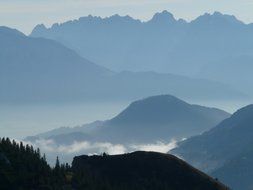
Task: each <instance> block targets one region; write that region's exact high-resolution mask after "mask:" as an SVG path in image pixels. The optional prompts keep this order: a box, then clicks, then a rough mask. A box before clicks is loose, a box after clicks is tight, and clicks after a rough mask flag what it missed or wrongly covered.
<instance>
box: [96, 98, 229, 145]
mask: <svg viewBox="0 0 253 190" xmlns="http://www.w3.org/2000/svg"><path fill="white" fill-rule="evenodd" d="M227 117H229V114H228V113H226V112H224V111H222V110H218V109H214V108H207V107H202V106H198V105H191V104H188V103H186V102H184V101H182V100H180V99H178V98H176V97H174V96H170V95H160V96H153V97H149V98H145V99H142V100H138V101H135V102H133V103H132V104H130V105H129V106H128V107H127V108H126V109H125V110H123V111H122V112H121V113H120V114H119V115H117V116H116V117H114V118H112V119H111V120H109V121H107V122H106V123H105V124H104V127H101V129H100V130H101V132H99V133H100V134H101V135H102V136H103V137H102V138H106V139H107V140H110V139H111V140H112V139H118V140H117V141H122V142H124V141H125V142H131V141H134V142H138V141H139V142H146V143H148V142H154V141H158V140H170V139H172V138H174V139H181V138H185V137H189V136H192V135H196V134H200V133H202V132H204V131H206V130H208V129H210V128H211V127H213V126H215V125H216V124H217V123H219V122H220V121H222V120H223V119H225V118H227Z"/></svg>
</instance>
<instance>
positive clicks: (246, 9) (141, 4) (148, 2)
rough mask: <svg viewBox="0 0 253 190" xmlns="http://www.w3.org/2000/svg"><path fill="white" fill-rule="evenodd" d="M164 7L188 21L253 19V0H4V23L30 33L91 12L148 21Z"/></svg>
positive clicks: (0, 15)
mask: <svg viewBox="0 0 253 190" xmlns="http://www.w3.org/2000/svg"><path fill="white" fill-rule="evenodd" d="M162 10H168V11H169V12H171V13H173V14H174V15H175V17H176V18H184V19H186V20H192V19H194V18H195V17H197V16H199V15H201V14H203V13H205V12H209V13H211V12H214V11H220V12H223V13H227V14H233V15H235V16H237V17H238V18H239V19H240V20H243V21H244V22H246V23H249V22H253V0H0V25H6V26H10V27H14V28H17V29H19V30H21V31H22V32H25V33H30V32H31V30H32V28H33V27H34V26H35V25H36V24H40V23H44V24H46V25H47V26H50V25H51V24H52V23H55V22H63V21H66V20H69V19H75V18H79V17H81V16H86V15H89V14H92V15H97V16H102V17H105V16H110V15H113V14H116V13H118V14H120V15H127V14H128V15H130V16H132V17H134V18H139V19H141V20H148V19H150V18H151V17H152V15H153V14H154V13H155V12H158V11H162Z"/></svg>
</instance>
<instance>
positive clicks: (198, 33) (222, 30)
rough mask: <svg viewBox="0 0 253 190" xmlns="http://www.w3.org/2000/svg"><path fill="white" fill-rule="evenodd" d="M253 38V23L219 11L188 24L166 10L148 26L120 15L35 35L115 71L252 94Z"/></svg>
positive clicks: (39, 28)
mask: <svg viewBox="0 0 253 190" xmlns="http://www.w3.org/2000/svg"><path fill="white" fill-rule="evenodd" d="M252 33H253V27H252V24H251V25H250V24H249V25H247V24H244V23H243V22H241V21H239V20H238V19H237V18H236V17H234V16H231V15H226V14H221V13H219V12H215V13H213V14H204V15H201V16H199V17H198V18H196V19H195V20H193V21H191V22H186V21H184V20H182V19H179V20H177V19H175V18H174V17H173V15H172V14H171V13H169V12H167V11H163V12H162V13H157V14H155V15H154V17H153V18H152V19H151V20H149V21H147V22H141V21H139V20H135V19H133V18H131V17H129V16H126V17H121V16H119V15H114V16H111V17H107V18H100V17H92V16H88V17H82V18H80V19H78V20H73V21H68V22H65V23H61V24H54V25H53V26H52V27H50V28H45V27H43V26H42V25H40V26H37V27H35V28H34V30H33V32H32V33H31V36H34V37H45V38H49V39H54V40H57V41H59V42H61V43H63V44H65V45H66V46H68V47H71V48H73V49H74V50H76V51H77V52H78V53H79V54H80V55H82V56H83V57H87V58H88V59H90V60H93V61H94V62H96V63H98V64H100V65H103V66H106V67H108V68H110V69H112V70H117V71H122V70H130V71H150V70H151V71H156V72H167V73H173V74H181V75H187V76H195V77H203V78H207V79H212V80H219V81H220V82H224V83H225V82H226V83H228V84H230V85H233V86H234V87H238V88H239V89H241V90H243V91H244V92H248V93H249V92H250V93H251V95H252V94H253V91H252V90H251V88H250V84H248V83H247V78H250V79H252V75H251V73H250V72H248V71H250V70H252V69H253V65H252V64H248V63H252V60H253V45H252V44H253V38H252ZM223 70H226V72H225V73H224V72H223ZM240 71H244V72H240ZM234 76H241V77H234ZM235 78H236V80H235ZM238 83H239V84H240V85H238Z"/></svg>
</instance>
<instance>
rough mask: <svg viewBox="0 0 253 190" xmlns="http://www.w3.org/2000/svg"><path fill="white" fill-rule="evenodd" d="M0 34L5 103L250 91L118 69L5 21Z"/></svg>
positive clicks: (207, 95) (234, 95) (2, 99)
mask: <svg viewBox="0 0 253 190" xmlns="http://www.w3.org/2000/svg"><path fill="white" fill-rule="evenodd" d="M115 17H118V16H115ZM115 19H116V18H115ZM0 40H1V44H0V48H1V50H2V51H1V52H0V90H1V92H2V93H1V94H0V102H4V103H7V102H11V103H14V102H32V101H34V102H56V101H59V102H60V101H89V102H91V101H98V100H99V101H112V100H113V101H117V100H121V101H122V100H124V101H126V100H127V101H129V100H133V99H137V98H142V97H145V96H150V95H156V94H167V93H173V94H175V95H177V96H180V97H184V98H191V99H208V100H209V99H217V98H219V99H224V98H227V95H228V94H229V95H230V98H242V97H245V96H244V95H243V94H242V93H240V92H238V91H237V90H233V89H232V88H231V87H229V86H227V85H223V84H221V83H217V82H212V81H208V80H203V79H194V78H189V77H183V76H177V75H172V74H158V73H154V72H137V73H134V72H120V73H115V72H112V71H110V70H108V69H106V68H104V67H101V66H98V65H96V64H94V63H92V62H90V61H88V60H86V59H84V58H82V57H80V56H79V55H78V54H77V53H75V52H74V51H73V50H71V49H69V48H66V47H64V46H63V45H61V44H60V43H58V42H55V41H53V40H47V39H43V38H31V37H27V36H25V35H24V34H22V33H20V32H18V31H17V30H13V29H10V28H6V27H0ZM213 91H216V93H212V92H213Z"/></svg>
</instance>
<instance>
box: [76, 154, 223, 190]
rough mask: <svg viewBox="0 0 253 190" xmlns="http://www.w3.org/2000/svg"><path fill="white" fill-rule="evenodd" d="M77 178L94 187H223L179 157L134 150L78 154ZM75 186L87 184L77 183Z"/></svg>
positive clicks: (131, 189)
mask: <svg viewBox="0 0 253 190" xmlns="http://www.w3.org/2000/svg"><path fill="white" fill-rule="evenodd" d="M72 167H73V171H74V172H75V173H76V179H83V180H86V181H87V179H93V180H94V181H93V182H94V184H97V188H95V189H103V188H105V189H107V188H108V189H121V188H123V189H127V190H135V189H136V190H137V189H138V190H139V189H146V190H149V189H160V190H163V189H173V190H186V189H187V190H191V189H192V190H197V189H205V190H209V189H210V190H223V189H224V190H225V189H227V187H226V186H224V185H222V184H220V183H218V182H217V181H215V180H214V179H212V178H210V177H208V176H207V175H205V174H204V173H202V172H200V171H198V170H196V169H194V168H192V167H191V166H189V165H188V164H186V163H185V162H183V161H182V160H179V159H178V158H176V157H174V156H171V155H166V154H161V153H155V152H134V153H130V154H124V155H115V156H109V155H104V156H79V157H75V158H74V160H73V163H72ZM75 185H76V187H77V188H84V187H90V186H91V184H90V183H89V182H88V183H83V184H81V183H77V184H75Z"/></svg>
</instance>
